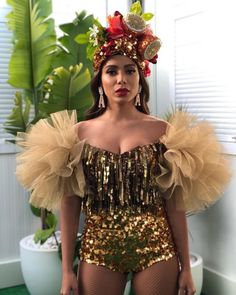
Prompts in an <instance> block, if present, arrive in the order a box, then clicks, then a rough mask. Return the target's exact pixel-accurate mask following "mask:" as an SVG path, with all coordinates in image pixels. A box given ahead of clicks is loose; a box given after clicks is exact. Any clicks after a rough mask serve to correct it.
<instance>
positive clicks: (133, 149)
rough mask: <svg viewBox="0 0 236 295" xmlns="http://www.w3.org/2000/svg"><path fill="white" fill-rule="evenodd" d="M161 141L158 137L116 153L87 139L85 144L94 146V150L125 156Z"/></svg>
mask: <svg viewBox="0 0 236 295" xmlns="http://www.w3.org/2000/svg"><path fill="white" fill-rule="evenodd" d="M160 143H161V142H160V139H158V140H156V141H154V142H149V143H146V144H143V145H141V144H140V145H136V146H135V147H133V148H131V149H129V150H127V151H125V152H123V153H115V152H112V151H109V150H107V149H104V148H101V147H97V146H94V145H92V144H90V143H89V142H88V141H87V140H85V144H86V145H87V146H89V147H90V148H92V149H94V150H97V151H100V152H102V153H104V154H110V155H113V156H116V157H123V156H125V155H127V154H130V153H132V152H134V151H136V150H140V149H143V148H149V147H151V146H155V145H158V144H160Z"/></svg>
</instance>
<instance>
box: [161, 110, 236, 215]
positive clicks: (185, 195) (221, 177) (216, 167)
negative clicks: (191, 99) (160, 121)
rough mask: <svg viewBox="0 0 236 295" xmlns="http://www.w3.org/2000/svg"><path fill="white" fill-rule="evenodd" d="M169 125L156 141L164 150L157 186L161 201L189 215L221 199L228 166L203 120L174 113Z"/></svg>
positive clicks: (184, 113)
mask: <svg viewBox="0 0 236 295" xmlns="http://www.w3.org/2000/svg"><path fill="white" fill-rule="evenodd" d="M170 123H171V124H170V125H169V126H168V127H167V131H166V134H165V135H164V136H162V137H161V139H160V141H161V143H162V144H163V145H164V150H165V151H164V152H163V159H162V161H161V163H160V171H161V174H160V175H159V176H158V177H157V179H156V180H157V184H158V186H159V187H160V190H161V191H162V192H163V196H164V197H165V198H167V199H168V198H174V199H175V203H176V207H177V209H179V210H184V211H185V212H186V214H193V213H196V212H199V211H202V210H204V209H205V208H206V207H209V206H210V205H212V204H213V203H215V202H216V201H217V199H218V198H219V197H220V196H221V194H222V193H223V190H224V188H225V186H226V184H227V183H228V181H229V179H230V176H231V172H230V167H229V165H228V161H227V160H226V156H225V155H223V153H222V149H221V145H220V143H219V142H218V141H217V138H216V135H215V133H214V130H213V128H212V127H211V125H210V124H209V123H208V122H207V121H198V120H197V118H196V117H195V116H193V115H190V114H188V113H186V112H176V113H175V115H174V116H173V117H172V120H171V122H170Z"/></svg>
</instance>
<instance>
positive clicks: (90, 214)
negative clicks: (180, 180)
mask: <svg viewBox="0 0 236 295" xmlns="http://www.w3.org/2000/svg"><path fill="white" fill-rule="evenodd" d="M162 148H163V146H162V145H161V144H160V143H159V142H157V143H151V144H147V145H144V146H138V147H136V148H134V149H132V150H130V151H127V152H125V153H123V154H115V153H112V152H109V151H106V150H103V149H100V148H96V147H93V146H91V145H89V144H87V145H86V147H85V158H84V160H83V168H84V173H85V176H86V177H85V179H86V182H87V183H86V187H87V188H86V195H85V197H84V198H83V199H82V210H83V211H84V212H85V213H86V215H87V217H86V223H85V224H86V225H85V229H84V233H83V239H82V245H81V253H80V258H81V259H82V260H84V261H87V262H88V263H93V264H96V265H104V266H106V267H108V268H110V269H112V270H114V271H119V272H129V271H140V270H142V269H145V268H147V267H148V266H151V265H152V264H153V263H156V262H158V261H162V260H168V259H170V258H171V257H173V256H174V255H175V254H176V250H175V246H174V243H173V239H172V236H171V231H170V228H169V225H168V221H167V215H166V212H165V208H164V201H163V199H162V197H161V194H160V192H159V188H158V187H157V186H156V185H155V183H156V182H155V181H154V178H155V177H156V176H157V175H158V174H160V170H159V165H158V164H159V162H160V160H161V155H162V152H163V151H162Z"/></svg>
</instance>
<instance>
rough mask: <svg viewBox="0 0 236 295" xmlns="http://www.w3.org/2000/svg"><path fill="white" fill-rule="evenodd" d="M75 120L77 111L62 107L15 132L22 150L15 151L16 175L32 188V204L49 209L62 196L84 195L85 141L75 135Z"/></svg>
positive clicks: (56, 204)
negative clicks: (24, 130) (83, 160)
mask: <svg viewBox="0 0 236 295" xmlns="http://www.w3.org/2000/svg"><path fill="white" fill-rule="evenodd" d="M76 123H77V115H76V110H73V111H67V110H64V111H60V112H57V113H53V114H51V115H50V117H49V118H47V119H41V120H39V121H38V122H37V123H36V124H35V125H33V126H32V125H31V126H30V128H29V130H28V131H27V132H26V133H23V132H20V133H19V132H18V134H17V137H16V140H17V144H18V145H19V146H21V147H23V150H22V151H21V152H20V153H18V154H17V158H16V159H17V167H16V176H17V178H18V180H19V181H20V183H21V184H22V185H23V186H24V187H25V188H27V189H28V190H30V191H31V196H30V203H31V204H32V205H34V206H36V207H43V208H47V209H48V210H52V209H55V208H58V207H59V204H60V200H61V198H62V197H63V196H66V195H78V196H80V197H83V196H84V190H85V179H84V174H83V168H82V158H83V151H84V141H83V140H79V138H78V137H77V135H76V131H75V124H76Z"/></svg>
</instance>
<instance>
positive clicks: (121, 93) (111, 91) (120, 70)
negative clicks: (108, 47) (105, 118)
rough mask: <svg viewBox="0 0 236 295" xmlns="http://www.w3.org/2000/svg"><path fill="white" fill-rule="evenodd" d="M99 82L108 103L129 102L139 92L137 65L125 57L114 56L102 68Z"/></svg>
mask: <svg viewBox="0 0 236 295" xmlns="http://www.w3.org/2000/svg"><path fill="white" fill-rule="evenodd" d="M101 81H102V88H103V91H104V93H105V94H106V96H107V98H108V101H109V102H110V103H111V102H117V103H124V102H131V101H132V100H133V99H134V98H135V96H136V95H137V93H138V91H139V72H138V68H137V65H136V64H135V63H134V62H133V61H132V60H131V59H129V58H128V57H126V56H123V55H115V56H114V57H112V58H110V59H109V60H108V61H107V62H106V63H105V65H104V66H103V69H102V75H101Z"/></svg>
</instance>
